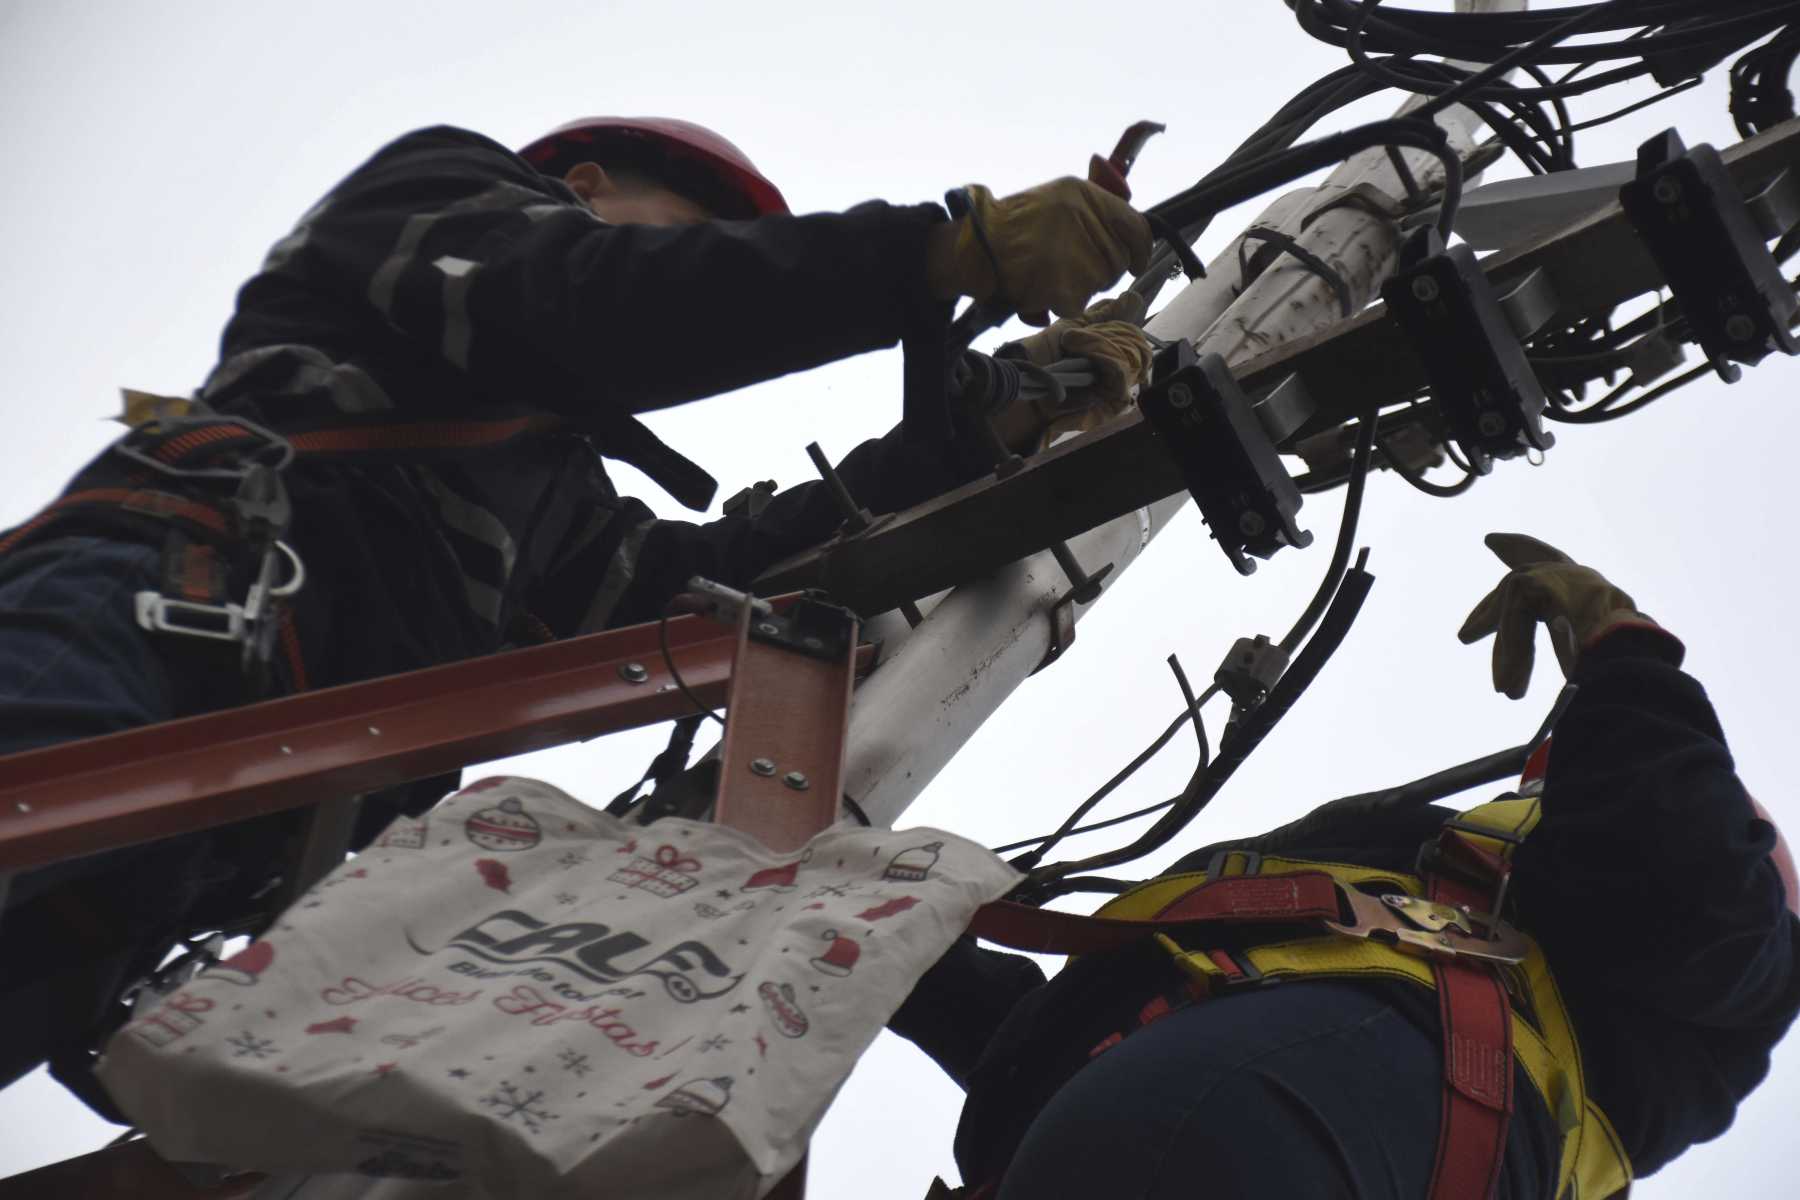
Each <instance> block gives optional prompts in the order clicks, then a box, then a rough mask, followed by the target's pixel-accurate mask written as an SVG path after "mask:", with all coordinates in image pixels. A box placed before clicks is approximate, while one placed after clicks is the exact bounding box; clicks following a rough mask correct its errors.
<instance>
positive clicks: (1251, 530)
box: [1238, 512, 1269, 537]
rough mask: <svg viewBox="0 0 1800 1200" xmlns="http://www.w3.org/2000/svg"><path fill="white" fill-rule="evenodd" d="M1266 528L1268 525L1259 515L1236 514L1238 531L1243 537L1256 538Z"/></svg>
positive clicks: (1251, 513) (1255, 513)
mask: <svg viewBox="0 0 1800 1200" xmlns="http://www.w3.org/2000/svg"><path fill="white" fill-rule="evenodd" d="M1268 527H1269V523H1268V522H1267V521H1265V520H1263V517H1262V514H1261V513H1258V512H1245V513H1239V514H1238V531H1239V532H1240V533H1242V534H1243V535H1244V536H1245V537H1257V536H1258V535H1260V534H1261V533H1262V532H1263V530H1265V529H1267V528H1268Z"/></svg>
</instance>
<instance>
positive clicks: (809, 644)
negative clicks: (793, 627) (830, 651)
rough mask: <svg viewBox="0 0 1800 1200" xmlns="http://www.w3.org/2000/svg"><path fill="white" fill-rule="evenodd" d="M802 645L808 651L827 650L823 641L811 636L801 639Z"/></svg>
mask: <svg viewBox="0 0 1800 1200" xmlns="http://www.w3.org/2000/svg"><path fill="white" fill-rule="evenodd" d="M800 644H801V645H802V646H805V647H806V648H807V649H808V650H823V649H824V648H825V643H824V642H823V641H822V640H820V639H819V638H816V637H810V636H809V637H803V638H801V639H800Z"/></svg>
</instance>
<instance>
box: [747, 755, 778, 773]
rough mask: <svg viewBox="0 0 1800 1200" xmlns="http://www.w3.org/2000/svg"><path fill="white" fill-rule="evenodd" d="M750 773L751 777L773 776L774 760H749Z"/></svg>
mask: <svg viewBox="0 0 1800 1200" xmlns="http://www.w3.org/2000/svg"><path fill="white" fill-rule="evenodd" d="M750 773H751V774H752V775H773V774H774V773H775V760H774V759H772V758H753V759H751V760H750Z"/></svg>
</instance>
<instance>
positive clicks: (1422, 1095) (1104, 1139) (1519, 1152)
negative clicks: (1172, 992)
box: [999, 980, 1560, 1200]
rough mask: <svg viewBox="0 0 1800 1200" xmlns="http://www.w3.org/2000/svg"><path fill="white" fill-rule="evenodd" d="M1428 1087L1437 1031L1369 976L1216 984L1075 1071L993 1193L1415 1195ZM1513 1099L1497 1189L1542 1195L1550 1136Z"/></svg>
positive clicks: (1008, 1199)
mask: <svg viewBox="0 0 1800 1200" xmlns="http://www.w3.org/2000/svg"><path fill="white" fill-rule="evenodd" d="M1515 1080H1516V1083H1517V1085H1518V1086H1517V1087H1515V1092H1518V1091H1519V1089H1520V1088H1523V1089H1524V1090H1525V1091H1527V1092H1529V1090H1530V1085H1529V1084H1528V1083H1526V1082H1525V1081H1524V1077H1523V1075H1520V1074H1515ZM1442 1091H1443V1058H1442V1052H1441V1050H1440V1048H1439V1045H1438V1043H1437V1041H1436V1040H1435V1039H1434V1038H1433V1037H1431V1036H1429V1035H1427V1034H1426V1033H1424V1032H1423V1031H1422V1030H1421V1029H1419V1027H1418V1026H1416V1025H1415V1024H1414V1023H1413V1022H1412V1021H1410V1020H1408V1019H1407V1017H1406V1016H1405V1015H1404V1014H1402V1013H1401V1012H1400V1011H1399V1010H1398V1009H1397V1008H1395V1007H1394V1005H1393V1004H1392V1003H1391V1002H1390V1001H1389V1000H1388V999H1387V997H1386V996H1385V995H1384V994H1383V992H1382V991H1381V990H1380V989H1376V988H1365V987H1361V986H1358V985H1355V984H1348V983H1339V982H1330V981H1324V980H1312V981H1305V982H1294V981H1289V982H1286V983H1282V984H1280V985H1278V986H1273V987H1270V986H1264V987H1262V988H1260V989H1256V990H1253V991H1248V992H1243V993H1231V994H1227V995H1224V996H1220V997H1218V998H1216V999H1212V1000H1208V1001H1205V1002H1203V1003H1200V1004H1196V1005H1193V1006H1191V1007H1188V1008H1184V1009H1181V1010H1179V1011H1177V1012H1175V1013H1173V1014H1171V1015H1169V1016H1166V1017H1164V1018H1162V1019H1161V1020H1159V1021H1155V1022H1153V1023H1152V1024H1150V1025H1148V1026H1145V1027H1144V1028H1142V1029H1139V1030H1138V1031H1137V1032H1135V1033H1133V1034H1132V1035H1131V1036H1130V1037H1128V1038H1126V1039H1125V1040H1124V1041H1123V1042H1121V1043H1119V1044H1118V1045H1116V1046H1114V1047H1113V1048H1111V1049H1110V1050H1107V1051H1105V1052H1104V1053H1102V1054H1100V1055H1099V1056H1098V1057H1097V1058H1095V1059H1094V1060H1093V1061H1092V1062H1090V1063H1088V1065H1087V1066H1085V1067H1083V1068H1082V1069H1081V1070H1080V1071H1078V1072H1077V1073H1076V1074H1075V1076H1074V1077H1073V1078H1071V1079H1070V1080H1069V1082H1068V1083H1066V1084H1065V1085H1063V1087H1062V1088H1061V1090H1059V1091H1058V1092H1057V1093H1056V1095H1055V1096H1053V1097H1052V1098H1051V1100H1050V1102H1049V1103H1048V1104H1046V1105H1045V1106H1044V1108H1043V1111H1041V1112H1040V1113H1039V1114H1038V1116H1037V1119H1036V1120H1035V1121H1034V1122H1033V1123H1032V1125H1031V1127H1030V1129H1028V1130H1027V1131H1026V1134H1025V1137H1024V1140H1023V1141H1022V1142H1021V1143H1020V1144H1019V1149H1018V1152H1017V1154H1015V1155H1014V1157H1013V1160H1012V1163H1011V1165H1010V1166H1008V1167H1007V1170H1006V1176H1005V1180H1004V1182H1003V1183H1002V1185H1001V1188H1000V1194H999V1200H1047V1198H1052V1197H1068V1198H1070V1200H1077V1198H1083V1200H1085V1198H1088V1197H1095V1198H1097V1197H1106V1198H1107V1200H1176V1198H1178V1197H1179V1198H1181V1200H1197V1198H1200V1197H1205V1200H1235V1198H1237V1197H1257V1198H1264V1197H1276V1196H1304V1197H1306V1198H1307V1200H1337V1198H1343V1200H1351V1198H1354V1200H1376V1198H1381V1200H1388V1198H1393V1200H1401V1198H1404V1200H1419V1197H1422V1196H1424V1195H1425V1194H1426V1185H1427V1183H1428V1182H1429V1180H1430V1178H1431V1168H1432V1164H1433V1160H1434V1156H1435V1154H1436V1145H1437V1130H1438V1121H1439V1117H1438V1105H1439V1099H1440V1096H1441V1094H1442ZM1516 1100H1517V1101H1518V1103H1517V1104H1516V1112H1515V1115H1514V1117H1513V1121H1512V1126H1511V1132H1510V1136H1509V1137H1508V1142H1507V1161H1506V1167H1505V1170H1504V1172H1503V1174H1502V1179H1501V1185H1500V1189H1499V1196H1500V1197H1501V1198H1502V1200H1513V1198H1522V1197H1545V1198H1546V1200H1547V1198H1548V1197H1551V1196H1553V1195H1554V1193H1555V1177H1556V1176H1555V1172H1556V1168H1557V1163H1558V1156H1559V1152H1560V1142H1559V1141H1558V1139H1557V1137H1556V1133H1555V1129H1554V1126H1553V1125H1552V1123H1551V1122H1550V1119H1549V1116H1548V1114H1547V1113H1546V1112H1545V1110H1544V1108H1543V1105H1542V1104H1541V1102H1539V1101H1538V1100H1537V1099H1536V1096H1535V1094H1531V1095H1523V1094H1520V1095H1517V1096H1516Z"/></svg>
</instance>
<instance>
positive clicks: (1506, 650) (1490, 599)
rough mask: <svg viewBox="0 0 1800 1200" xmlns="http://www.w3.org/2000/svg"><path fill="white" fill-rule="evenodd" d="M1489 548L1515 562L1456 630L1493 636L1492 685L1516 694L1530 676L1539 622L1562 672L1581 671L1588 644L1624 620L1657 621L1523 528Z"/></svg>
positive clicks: (1470, 637) (1494, 539)
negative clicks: (1577, 665) (1578, 662)
mask: <svg viewBox="0 0 1800 1200" xmlns="http://www.w3.org/2000/svg"><path fill="white" fill-rule="evenodd" d="M1485 540H1486V542H1487V547H1488V549H1490V550H1492V551H1493V552H1494V553H1495V554H1497V555H1499V557H1500V561H1501V562H1503V563H1505V564H1506V565H1507V566H1508V567H1510V568H1512V570H1511V572H1510V573H1509V574H1508V575H1507V576H1506V578H1504V579H1502V580H1501V581H1500V586H1498V587H1496V588H1495V589H1494V590H1493V591H1491V592H1489V593H1488V594H1487V596H1486V597H1485V598H1484V599H1483V600H1482V601H1481V603H1480V604H1477V605H1476V606H1475V611H1473V612H1471V613H1470V614H1469V618H1468V620H1466V621H1464V622H1463V626H1462V629H1461V630H1460V631H1459V632H1458V633H1457V635H1456V636H1457V637H1459V638H1461V639H1462V641H1463V642H1464V643H1470V642H1476V641H1479V640H1481V639H1482V638H1484V637H1486V636H1487V635H1488V634H1490V633H1491V634H1493V635H1494V690H1495V691H1497V692H1504V693H1505V694H1506V695H1508V696H1510V697H1512V698H1513V699H1514V700H1517V699H1519V698H1520V697H1522V696H1524V695H1525V686H1526V684H1528V683H1529V682H1530V681H1531V664H1532V659H1533V657H1534V647H1533V645H1532V643H1533V641H1534V640H1535V638H1536V635H1537V626H1538V624H1539V623H1540V622H1541V623H1543V624H1544V625H1546V626H1548V627H1549V630H1550V644H1551V645H1552V646H1553V647H1555V649H1556V658H1557V661H1558V662H1559V663H1560V664H1561V665H1562V669H1563V674H1564V675H1565V676H1571V675H1573V674H1574V673H1575V663H1576V660H1577V658H1578V657H1579V656H1580V653H1581V651H1582V649H1583V648H1584V647H1586V646H1588V645H1589V644H1590V643H1592V642H1593V641H1594V640H1595V639H1596V638H1598V637H1599V636H1600V635H1601V634H1603V633H1605V632H1606V631H1607V630H1609V629H1612V628H1613V627H1615V626H1618V625H1641V626H1651V627H1655V625H1656V622H1654V621H1652V620H1651V619H1650V618H1649V617H1647V616H1645V615H1644V614H1643V613H1641V612H1639V611H1637V606H1636V605H1635V604H1634V603H1633V602H1632V599H1631V597H1630V596H1627V595H1626V594H1625V593H1624V592H1622V591H1620V590H1619V589H1618V588H1616V587H1614V586H1613V585H1612V584H1611V583H1608V582H1607V580H1606V577H1605V576H1603V575H1601V574H1600V572H1598V571H1596V570H1593V569H1592V568H1591V567H1584V566H1581V565H1580V564H1579V563H1577V562H1575V561H1574V560H1572V559H1571V558H1570V557H1569V556H1568V555H1566V554H1564V553H1563V552H1562V551H1560V550H1558V549H1556V548H1555V547H1554V546H1550V545H1546V544H1545V543H1543V542H1540V541H1538V540H1537V539H1536V538H1534V537H1527V536H1526V535H1524V534H1522V533H1490V534H1488V535H1487V538H1486V539H1485Z"/></svg>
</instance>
